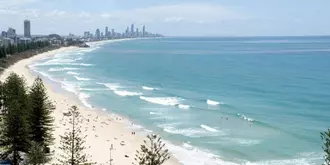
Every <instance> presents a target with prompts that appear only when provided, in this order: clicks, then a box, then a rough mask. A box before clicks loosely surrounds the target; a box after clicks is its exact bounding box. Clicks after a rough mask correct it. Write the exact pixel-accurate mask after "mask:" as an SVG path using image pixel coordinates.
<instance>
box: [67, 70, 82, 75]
mask: <svg viewBox="0 0 330 165" xmlns="http://www.w3.org/2000/svg"><path fill="white" fill-rule="evenodd" d="M66 74H70V75H80V73H77V72H71V71H69V72H66Z"/></svg>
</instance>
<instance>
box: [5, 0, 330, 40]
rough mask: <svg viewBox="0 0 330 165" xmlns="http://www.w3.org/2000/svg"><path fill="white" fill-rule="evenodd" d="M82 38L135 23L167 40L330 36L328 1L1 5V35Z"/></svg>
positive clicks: (68, 0)
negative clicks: (26, 26)
mask: <svg viewBox="0 0 330 165" xmlns="http://www.w3.org/2000/svg"><path fill="white" fill-rule="evenodd" d="M24 19H29V20H30V21H31V33H32V34H51V33H56V34H60V35H67V34H69V33H73V34H76V35H83V32H84V31H91V32H92V33H95V30H96V29H97V28H99V29H100V30H101V31H104V30H105V26H108V27H109V29H115V31H117V32H123V31H124V30H125V29H126V27H127V26H130V24H132V23H134V24H135V27H137V28H140V29H141V28H142V26H143V25H146V29H147V31H150V32H157V33H161V34H164V35H166V36H300V35H330V0H0V31H4V30H7V29H8V27H13V28H15V29H16V31H17V33H18V34H22V33H23V21H24Z"/></svg>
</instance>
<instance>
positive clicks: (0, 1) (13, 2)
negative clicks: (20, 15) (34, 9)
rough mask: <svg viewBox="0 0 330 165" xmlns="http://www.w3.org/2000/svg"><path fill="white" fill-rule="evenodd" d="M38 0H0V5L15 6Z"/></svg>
mask: <svg viewBox="0 0 330 165" xmlns="http://www.w3.org/2000/svg"><path fill="white" fill-rule="evenodd" d="M37 1H39V0H0V7H3V8H5V7H15V6H21V5H25V4H29V3H35V2H37Z"/></svg>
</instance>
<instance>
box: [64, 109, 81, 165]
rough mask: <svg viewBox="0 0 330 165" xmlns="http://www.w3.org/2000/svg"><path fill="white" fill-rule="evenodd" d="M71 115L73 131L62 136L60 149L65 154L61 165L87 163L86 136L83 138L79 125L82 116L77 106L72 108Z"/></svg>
mask: <svg viewBox="0 0 330 165" xmlns="http://www.w3.org/2000/svg"><path fill="white" fill-rule="evenodd" d="M69 113H70V121H69V123H70V124H69V125H70V126H71V128H70V129H71V130H70V131H69V132H65V134H64V136H61V147H60V149H61V150H62V152H63V153H62V154H61V155H60V157H61V158H60V159H58V161H59V162H61V165H78V164H85V163H87V155H86V154H85V153H84V150H85V149H86V147H85V146H84V144H85V138H86V136H84V137H83V136H82V131H81V126H80V125H79V123H81V122H82V116H81V115H80V113H79V110H78V108H77V107H76V106H72V107H71V108H70V109H69Z"/></svg>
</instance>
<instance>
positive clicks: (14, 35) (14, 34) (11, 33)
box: [7, 27, 17, 38]
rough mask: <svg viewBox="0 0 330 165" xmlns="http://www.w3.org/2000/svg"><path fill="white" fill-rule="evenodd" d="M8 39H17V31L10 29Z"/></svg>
mask: <svg viewBox="0 0 330 165" xmlns="http://www.w3.org/2000/svg"><path fill="white" fill-rule="evenodd" d="M7 37H8V38H16V37H17V34H16V30H15V29H13V28H11V27H10V28H8V30H7Z"/></svg>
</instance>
